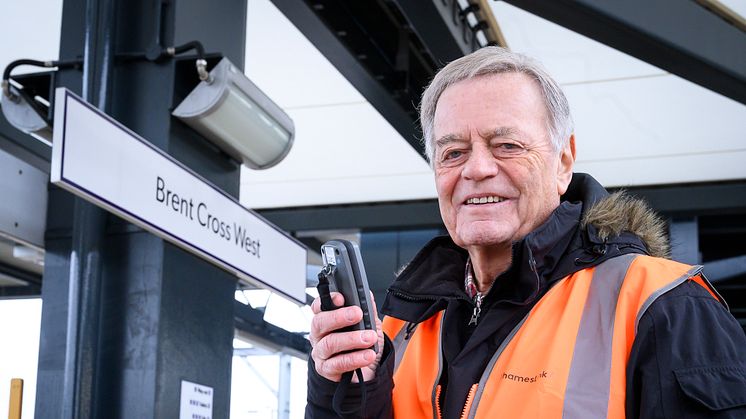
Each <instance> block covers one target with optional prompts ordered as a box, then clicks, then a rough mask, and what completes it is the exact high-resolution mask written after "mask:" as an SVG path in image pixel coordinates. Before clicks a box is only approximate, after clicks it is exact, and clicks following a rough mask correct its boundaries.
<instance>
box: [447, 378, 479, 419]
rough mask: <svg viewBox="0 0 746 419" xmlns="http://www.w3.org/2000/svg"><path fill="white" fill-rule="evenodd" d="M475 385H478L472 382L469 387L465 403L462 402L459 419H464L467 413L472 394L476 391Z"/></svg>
mask: <svg viewBox="0 0 746 419" xmlns="http://www.w3.org/2000/svg"><path fill="white" fill-rule="evenodd" d="M477 387H479V384H473V385H472V386H471V388H470V389H469V395H467V396H466V403H464V410H462V411H461V419H465V418H466V416H467V415H469V411H470V410H471V404H472V402H474V395H475V394H476V393H477ZM439 417H440V416H439Z"/></svg>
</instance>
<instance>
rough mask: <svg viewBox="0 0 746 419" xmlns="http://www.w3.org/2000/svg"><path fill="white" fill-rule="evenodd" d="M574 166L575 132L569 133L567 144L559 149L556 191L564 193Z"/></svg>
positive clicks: (560, 193)
mask: <svg viewBox="0 0 746 419" xmlns="http://www.w3.org/2000/svg"><path fill="white" fill-rule="evenodd" d="M574 166H575V134H572V135H570V140H569V141H568V142H567V145H565V147H564V148H563V149H562V151H560V155H559V159H558V161H557V192H558V193H559V195H560V196H561V195H564V193H565V192H567V188H568V186H570V180H572V169H573V167H574Z"/></svg>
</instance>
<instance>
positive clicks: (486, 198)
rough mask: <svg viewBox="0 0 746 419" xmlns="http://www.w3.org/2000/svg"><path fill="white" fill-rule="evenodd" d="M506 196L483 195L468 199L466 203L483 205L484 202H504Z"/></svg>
mask: <svg viewBox="0 0 746 419" xmlns="http://www.w3.org/2000/svg"><path fill="white" fill-rule="evenodd" d="M503 201H505V198H503V197H501V196H481V197H478V198H469V199H467V200H466V205H482V204H493V203H497V202H503Z"/></svg>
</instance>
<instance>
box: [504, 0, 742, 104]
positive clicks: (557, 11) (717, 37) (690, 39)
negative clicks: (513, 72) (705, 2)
mask: <svg viewBox="0 0 746 419" xmlns="http://www.w3.org/2000/svg"><path fill="white" fill-rule="evenodd" d="M506 1H507V2H508V3H510V4H513V5H515V6H517V7H520V8H522V9H524V10H526V11H529V12H531V13H533V14H535V15H538V16H541V17H543V18H545V19H548V20H550V21H552V22H555V23H557V24H559V25H562V26H564V27H566V28H568V29H570V30H573V31H575V32H577V33H580V34H582V35H585V36H588V37H590V38H593V39H595V40H597V41H599V42H602V43H604V44H606V45H608V46H610V47H613V48H616V49H618V50H620V51H622V52H625V53H627V54H629V55H632V56H633V57H637V58H639V59H641V60H643V61H646V62H648V63H650V64H652V65H655V66H657V67H660V68H662V69H664V70H666V71H670V72H671V73H673V74H676V75H678V76H680V77H683V78H685V79H687V80H689V81H692V82H694V83H697V84H699V85H701V86H703V87H705V88H708V89H710V90H713V91H715V92H717V93H720V94H722V95H724V96H727V97H729V98H731V99H734V100H736V101H738V102H741V103H744V104H746V33H745V32H743V31H741V30H740V29H738V28H737V27H736V26H734V25H733V24H731V23H729V22H727V21H726V20H724V19H723V18H721V17H720V16H718V15H716V14H715V13H712V12H711V11H710V10H708V9H706V8H705V7H703V6H702V5H700V4H697V3H696V2H693V1H680V0H626V1H613V0H553V1H545V0H506Z"/></svg>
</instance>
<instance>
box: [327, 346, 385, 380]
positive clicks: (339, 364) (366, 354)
mask: <svg viewBox="0 0 746 419" xmlns="http://www.w3.org/2000/svg"><path fill="white" fill-rule="evenodd" d="M375 360H376V354H375V352H373V351H372V350H370V349H363V350H360V351H355V352H350V353H347V354H340V355H337V356H335V357H333V358H330V359H327V360H324V361H320V362H316V360H315V359H314V363H315V365H316V372H318V373H319V375H320V376H322V377H324V378H326V379H328V380H331V381H339V380H340V379H341V378H342V374H344V373H345V372H348V371H354V370H356V369H358V368H362V369H365V367H367V366H369V365H370V364H371V363H373V362H374V361H375ZM353 379H355V377H353ZM366 381H367V380H366Z"/></svg>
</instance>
